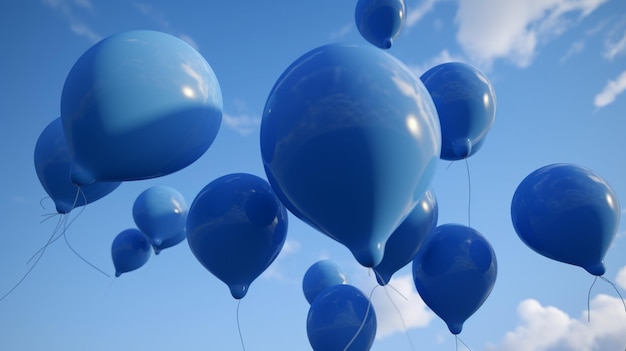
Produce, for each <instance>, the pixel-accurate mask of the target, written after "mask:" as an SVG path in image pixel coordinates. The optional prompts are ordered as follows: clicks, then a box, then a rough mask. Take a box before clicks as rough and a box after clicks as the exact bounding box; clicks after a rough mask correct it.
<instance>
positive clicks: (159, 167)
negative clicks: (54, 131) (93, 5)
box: [61, 30, 222, 184]
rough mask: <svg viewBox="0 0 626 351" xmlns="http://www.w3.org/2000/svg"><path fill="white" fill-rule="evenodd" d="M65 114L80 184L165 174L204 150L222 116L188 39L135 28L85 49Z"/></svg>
mask: <svg viewBox="0 0 626 351" xmlns="http://www.w3.org/2000/svg"><path fill="white" fill-rule="evenodd" d="M61 116H62V119H63V126H64V128H65V135H66V136H67V139H68V145H69V148H70V152H71V154H72V156H73V164H72V169H71V177H72V180H73V181H74V182H75V183H78V184H90V183H92V182H93V181H95V180H101V181H105V180H108V181H124V180H137V179H146V178H153V177H159V176H163V175H166V174H170V173H173V172H175V171H178V170H180V169H182V168H184V167H186V166H188V165H189V164H191V163H193V162H194V161H195V160H197V159H198V158H199V157H200V156H202V155H203V154H204V153H205V151H206V150H207V149H208V148H209V146H210V145H211V144H212V143H213V140H214V139H215V137H216V135H217V132H218V129H219V127H220V124H221V120H222V95H221V90H220V86H219V84H218V81H217V78H216V77H215V74H214V73H213V70H212V69H211V67H210V66H209V64H208V63H207V62H206V60H205V59H204V58H203V57H202V56H201V55H200V54H199V53H198V52H197V51H196V50H194V49H193V48H192V47H191V46H189V45H188V44H187V43H185V42H184V41H182V40H180V39H178V38H176V37H174V36H171V35H169V34H165V33H160V32H155V31H145V30H137V31H129V32H123V33H120V34H116V35H113V36H111V37H108V38H106V39H104V40H102V41H100V42H99V43H97V44H95V45H94V46H92V47H91V48H90V49H89V50H87V51H86V52H85V53H84V54H83V55H82V56H81V57H80V58H79V59H78V60H77V61H76V63H75V64H74V66H73V67H72V69H71V71H70V72H69V74H68V75H67V78H66V81H65V85H64V86H63V92H62V95H61Z"/></svg>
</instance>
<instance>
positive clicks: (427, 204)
mask: <svg viewBox="0 0 626 351" xmlns="http://www.w3.org/2000/svg"><path fill="white" fill-rule="evenodd" d="M438 217H439V206H438V205H437V199H436V198H435V193H434V192H433V190H432V189H428V190H427V191H426V193H424V195H423V196H422V198H421V199H420V200H419V202H418V203H417V205H415V207H414V208H413V210H412V211H411V213H409V215H408V216H407V217H406V218H405V219H404V221H402V224H400V226H398V228H396V230H395V231H394V232H393V233H392V234H391V236H390V237H389V240H387V244H386V245H385V254H384V256H383V260H382V261H381V262H380V264H378V266H376V267H374V268H373V270H374V272H375V273H376V280H377V281H378V283H379V284H380V285H387V284H388V283H389V281H390V280H391V277H392V276H393V275H394V274H395V273H396V272H397V271H399V270H400V269H401V268H403V267H404V266H406V265H408V264H409V263H411V262H412V261H413V259H414V258H415V256H416V255H417V253H418V251H419V249H420V247H421V246H422V243H423V242H424V240H425V239H426V238H427V237H428V235H429V234H430V233H431V232H432V231H433V230H434V229H435V227H437V220H438Z"/></svg>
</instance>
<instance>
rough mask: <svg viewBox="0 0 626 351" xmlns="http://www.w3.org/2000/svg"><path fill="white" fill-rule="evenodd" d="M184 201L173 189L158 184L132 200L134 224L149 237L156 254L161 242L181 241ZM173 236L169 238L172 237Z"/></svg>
mask: <svg viewBox="0 0 626 351" xmlns="http://www.w3.org/2000/svg"><path fill="white" fill-rule="evenodd" d="M187 211H188V208H187V203H186V201H185V198H184V197H183V195H182V194H181V193H180V192H179V191H178V190H176V189H174V188H172V187H170V186H165V185H158V186H153V187H150V188H148V189H146V190H144V191H143V192H142V193H141V194H139V196H137V199H135V203H134V204H133V219H134V221H135V224H136V225H137V228H139V230H141V231H142V232H143V233H144V234H146V235H147V236H148V238H150V242H151V243H152V246H153V247H154V249H155V253H156V254H158V253H159V252H160V251H161V249H162V247H161V246H162V244H163V243H164V242H165V241H168V240H169V242H168V244H172V243H173V242H174V241H176V240H178V242H181V241H182V240H181V239H180V237H181V236H182V234H181V233H183V234H185V236H186V231H185V227H186V225H187ZM175 237H176V239H174V240H170V239H173V238H175Z"/></svg>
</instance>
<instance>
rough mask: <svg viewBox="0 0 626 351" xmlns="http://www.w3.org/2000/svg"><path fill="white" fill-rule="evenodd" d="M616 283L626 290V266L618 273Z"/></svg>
mask: <svg viewBox="0 0 626 351" xmlns="http://www.w3.org/2000/svg"><path fill="white" fill-rule="evenodd" d="M615 283H616V284H617V285H618V286H619V287H620V288H622V289H624V290H626V266H624V267H622V269H620V270H619V272H617V276H616V277H615Z"/></svg>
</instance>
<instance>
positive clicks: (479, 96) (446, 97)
mask: <svg viewBox="0 0 626 351" xmlns="http://www.w3.org/2000/svg"><path fill="white" fill-rule="evenodd" d="M420 79H421V80H422V81H423V82H424V85H425V86H426V88H427V89H428V91H429V92H430V95H431V96H432V98H433V101H434V103H435V106H436V107H437V113H438V115H439V122H440V123H441V137H442V141H441V142H442V145H441V159H443V160H450V161H455V160H461V159H465V158H467V157H470V156H471V155H473V154H475V153H476V152H478V150H479V149H480V148H481V147H482V145H483V143H484V142H485V138H486V137H487V134H488V132H489V130H490V129H491V126H492V125H493V122H494V120H495V118H496V95H495V92H494V89H493V86H492V85H491V82H490V81H489V79H487V77H486V76H485V75H484V74H483V73H482V72H481V71H479V70H478V69H477V68H476V67H473V66H471V65H468V64H465V63H461V62H447V63H444V64H441V65H437V66H435V67H433V68H431V69H429V70H428V71H426V73H424V74H423V75H422V76H421V77H420Z"/></svg>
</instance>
